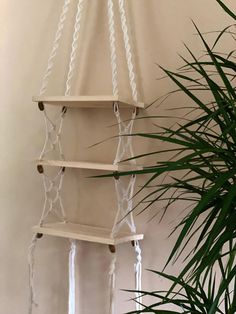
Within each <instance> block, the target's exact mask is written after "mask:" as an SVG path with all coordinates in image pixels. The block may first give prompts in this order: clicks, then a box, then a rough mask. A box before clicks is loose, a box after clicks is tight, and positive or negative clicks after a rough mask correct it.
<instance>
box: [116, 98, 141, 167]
mask: <svg viewBox="0 0 236 314" xmlns="http://www.w3.org/2000/svg"><path fill="white" fill-rule="evenodd" d="M114 113H115V116H116V119H117V122H118V127H119V139H118V146H117V152H116V157H115V160H114V162H113V164H115V165H116V164H118V163H119V162H120V161H122V159H124V158H127V157H134V152H133V147H132V137H131V136H130V135H131V134H132V130H133V125H134V120H135V117H136V114H137V111H136V109H134V110H133V113H132V117H131V119H130V121H129V122H128V123H125V122H124V121H122V119H121V115H120V110H119V105H118V104H117V103H115V104H114ZM126 155H127V156H126ZM130 163H134V164H135V163H136V161H135V159H131V160H130Z"/></svg>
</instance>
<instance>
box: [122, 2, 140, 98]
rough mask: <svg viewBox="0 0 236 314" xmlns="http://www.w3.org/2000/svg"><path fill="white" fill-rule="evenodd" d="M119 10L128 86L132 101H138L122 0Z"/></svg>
mask: <svg viewBox="0 0 236 314" xmlns="http://www.w3.org/2000/svg"><path fill="white" fill-rule="evenodd" d="M119 11H120V19H121V27H122V31H123V37H124V45H125V52H126V61H127V66H128V71H129V80H130V87H131V91H132V97H133V101H134V102H135V103H137V102H138V92H137V84H136V78H135V73H134V64H133V60H132V53H131V45H130V39H129V33H128V27H127V19H126V12H125V5H124V0H119Z"/></svg>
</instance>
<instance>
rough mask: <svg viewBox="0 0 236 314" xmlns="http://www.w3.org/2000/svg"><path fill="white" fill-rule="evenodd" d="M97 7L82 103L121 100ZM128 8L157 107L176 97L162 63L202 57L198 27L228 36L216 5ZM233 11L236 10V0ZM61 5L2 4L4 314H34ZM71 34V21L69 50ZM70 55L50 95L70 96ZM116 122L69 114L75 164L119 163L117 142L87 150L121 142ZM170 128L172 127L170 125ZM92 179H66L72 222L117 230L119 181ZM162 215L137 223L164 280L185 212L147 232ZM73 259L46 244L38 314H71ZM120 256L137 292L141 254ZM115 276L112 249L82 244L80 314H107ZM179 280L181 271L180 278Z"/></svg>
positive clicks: (144, 78)
mask: <svg viewBox="0 0 236 314" xmlns="http://www.w3.org/2000/svg"><path fill="white" fill-rule="evenodd" d="M72 2H74V1H72ZM88 2H89V4H91V8H90V10H89V12H87V14H88V15H87V19H86V30H84V35H83V40H82V45H83V46H82V49H81V53H80V61H79V62H78V65H77V66H78V69H79V70H78V77H77V80H76V84H75V86H76V87H75V88H74V93H83V94H86V93H87V94H89V93H90V94H92V93H100V94H105V93H109V92H110V91H111V83H110V68H109V59H108V43H107V41H106V38H107V29H106V20H105V18H106V7H105V1H103V0H90V1H88ZM127 2H128V5H129V14H130V22H131V25H132V33H133V39H134V40H133V41H134V46H135V53H136V56H135V58H136V66H137V69H138V75H139V87H140V93H141V95H142V98H143V99H144V100H145V102H147V103H149V102H151V101H152V100H153V99H155V98H156V97H158V96H160V95H162V94H164V93H165V92H166V91H168V90H170V89H171V87H172V85H171V84H170V82H168V81H156V78H158V77H159V76H161V72H160V70H159V68H158V67H157V66H156V65H155V63H158V64H161V65H163V66H165V67H170V68H173V69H176V68H177V67H178V65H179V64H180V63H179V57H178V56H177V52H179V53H183V54H185V52H184V49H183V44H182V41H184V42H186V43H188V44H189V46H190V47H192V48H193V49H195V50H196V52H197V53H199V51H200V49H201V47H200V45H199V42H198V40H197V38H196V36H193V33H194V30H193V27H192V25H191V21H190V18H192V19H193V20H194V21H195V22H196V23H197V24H198V25H199V26H200V28H201V30H202V31H209V30H215V29H221V28H222V27H224V26H225V25H228V23H229V19H228V18H227V16H226V15H225V14H224V13H223V12H222V11H221V10H220V9H219V6H218V5H217V4H216V1H214V0H175V1H174V0H129V1H127ZM225 3H226V4H229V5H231V6H232V7H234V9H236V7H235V0H227V1H225ZM61 4H62V0H58V1H56V0H34V1H32V0H18V1H17V0H1V1H0V67H1V71H0V73H1V85H0V97H1V106H0V149H1V154H0V156H1V157H0V163H1V165H0V178H1V185H0V186H1V187H0V208H1V209H0V212H1V219H0V252H1V253H0V313H4V314H13V313H18V314H23V313H27V306H28V268H27V247H28V244H29V241H30V238H31V230H30V228H31V226H32V225H33V224H35V223H37V221H38V219H39V216H40V212H41V209H42V205H43V189H42V182H41V178H40V176H39V175H38V173H37V172H36V169H35V163H34V162H33V160H34V159H35V158H36V157H37V156H38V153H39V151H40V149H41V147H42V144H43V140H44V125H43V119H42V116H41V115H40V112H39V111H38V110H37V107H36V105H34V104H32V102H31V97H32V95H33V94H37V92H38V90H39V86H40V82H41V78H42V75H43V72H44V69H45V65H46V61H47V57H48V54H49V51H50V47H51V43H52V39H53V36H54V31H55V27H56V23H57V18H58V14H59V12H60V8H61ZM71 13H72V12H71ZM88 19H89V21H88ZM71 26H72V23H71V19H70V25H69V27H68V29H67V30H66V40H64V46H65V47H66V44H67V42H68V40H69V34H70V27H71ZM119 34H120V30H119ZM119 43H120V44H121V37H120V36H119ZM67 52H68V51H67ZM66 55H67V53H66V52H65V53H63V54H60V55H59V62H57V63H56V65H57V66H59V65H60V66H61V67H60V69H59V70H58V71H56V72H55V74H54V76H53V77H52V84H51V85H50V93H56V92H57V93H59V92H61V93H62V92H63V78H64V74H65V72H64V68H63V67H62V66H63V65H65V61H66V60H65V57H66ZM119 55H120V57H122V56H124V55H123V52H122V49H119ZM120 68H121V71H120V78H121V90H122V94H124V95H127V93H128V89H127V88H126V86H127V84H128V83H127V79H126V74H127V73H126V70H125V67H124V64H122V63H121V64H120ZM59 77H61V79H59ZM180 101H181V98H177V99H176V98H175V99H170V100H169V102H168V104H166V106H176V105H179V103H180ZM162 112H163V111H162ZM152 113H155V114H160V111H157V110H155V108H153V109H152V110H151V111H149V112H148V113H147V114H152ZM114 122H115V120H114V117H113V115H112V112H109V111H104V112H96V111H92V110H91V111H86V110H81V111H80V112H76V111H75V110H71V111H69V112H68V115H67V117H66V121H65V129H64V130H65V137H64V138H63V143H64V147H65V152H66V156H67V157H68V158H78V159H79V158H80V159H87V160H95V159H96V160H99V161H108V160H110V161H111V160H112V158H113V156H114V152H115V144H116V142H115V141H109V142H105V143H104V144H102V145H100V146H97V147H95V148H92V149H88V148H87V147H88V146H89V145H91V144H93V143H96V142H97V141H99V140H102V139H104V138H107V137H108V136H110V135H111V134H116V128H115V127H112V128H107V127H108V126H110V125H112V124H114ZM149 123H150V122H149ZM163 123H164V124H166V125H167V124H170V122H169V121H168V120H164V122H163ZM149 128H150V126H149V125H148V124H147V122H146V121H145V122H143V121H142V122H139V123H138V124H137V129H139V130H148V129H149ZM74 134H75V135H74ZM153 145H154V143H145V142H144V141H140V140H139V141H136V144H135V146H136V150H135V151H136V152H137V153H138V152H142V151H146V150H147V149H148V150H153V149H154V146H153ZM88 174H89V175H90V174H92V172H89V173H87V172H85V171H77V172H75V171H71V170H69V171H68V172H67V174H66V179H65V189H64V192H63V193H64V198H65V205H66V208H68V215H69V217H71V218H73V219H75V220H78V221H81V222H84V223H95V222H96V223H99V224H100V225H104V226H106V225H109V224H110V222H111V219H112V217H113V215H114V210H113V209H114V202H115V197H114V196H113V195H114V194H113V192H114V187H113V184H112V181H109V180H101V181H96V180H91V179H85V177H86V176H87V175H88ZM142 182H143V181H142V178H141V179H139V184H141V183H142ZM155 209H156V208H154V209H153V210H152V212H150V213H147V214H145V215H141V216H139V217H138V218H137V220H138V225H139V227H140V229H142V230H144V231H145V240H144V241H143V244H142V247H143V268H144V269H147V268H154V269H158V270H160V269H161V267H162V266H163V264H164V261H165V260H166V258H167V255H168V252H169V250H170V248H171V245H172V244H173V241H174V239H173V238H172V239H167V235H168V234H169V232H170V230H171V228H172V227H173V219H174V218H175V217H176V216H177V214H178V208H173V210H172V211H170V212H169V213H168V214H167V216H166V218H165V219H164V221H163V222H162V223H161V224H158V221H157V220H153V221H152V222H151V223H147V220H148V218H149V217H151V215H152V214H153V213H154V210H155ZM107 210H108V211H109V213H108V214H107V213H106V211H107ZM97 217H98V218H97ZM68 249H69V246H68V242H67V241H66V240H62V239H55V238H49V237H45V238H44V239H43V240H42V241H40V242H39V245H38V249H37V253H36V290H37V296H38V301H39V304H40V307H39V308H38V309H37V310H35V313H40V314H49V313H55V314H65V313H66V309H67V253H68ZM118 251H119V255H118V256H119V260H118V266H117V289H121V288H131V289H132V288H133V287H134V286H133V272H132V271H133V261H134V252H133V251H132V249H131V246H130V245H129V244H126V245H123V246H121V247H119V250H118ZM108 267H109V252H108V249H107V247H104V246H102V245H96V244H88V243H80V244H79V254H78V268H77V270H78V283H79V284H78V294H77V295H78V313H82V314H91V313H95V314H104V313H106V306H107V300H108V295H107V293H108V292H107V270H108ZM177 270H178V265H176V266H174V267H173V268H172V270H171V271H172V272H176V271H177ZM143 286H144V288H145V289H159V288H160V287H161V288H163V287H165V283H164V282H162V281H161V280H160V279H159V278H156V277H154V276H153V275H151V274H150V273H148V272H146V271H145V272H144V275H143ZM128 298H129V295H128V294H126V293H124V292H120V291H117V299H116V305H117V310H116V313H117V314H120V313H124V312H125V311H128V310H131V309H132V308H133V304H132V303H131V302H127V300H128Z"/></svg>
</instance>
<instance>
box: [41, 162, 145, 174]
mask: <svg viewBox="0 0 236 314" xmlns="http://www.w3.org/2000/svg"><path fill="white" fill-rule="evenodd" d="M37 163H38V165H42V166H52V167H65V168H78V169H91V170H100V171H114V172H116V171H118V172H122V171H134V170H142V169H143V167H141V166H138V165H131V164H120V165H113V164H105V163H97V162H86V161H66V160H38V161H37Z"/></svg>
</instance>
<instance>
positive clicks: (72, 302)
mask: <svg viewBox="0 0 236 314" xmlns="http://www.w3.org/2000/svg"><path fill="white" fill-rule="evenodd" d="M70 244H71V246H70V253H69V300H68V314H75V313H76V298H75V295H76V288H75V287H76V285H75V282H76V271H75V265H76V253H77V252H76V251H77V245H76V241H75V240H71V241H70Z"/></svg>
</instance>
